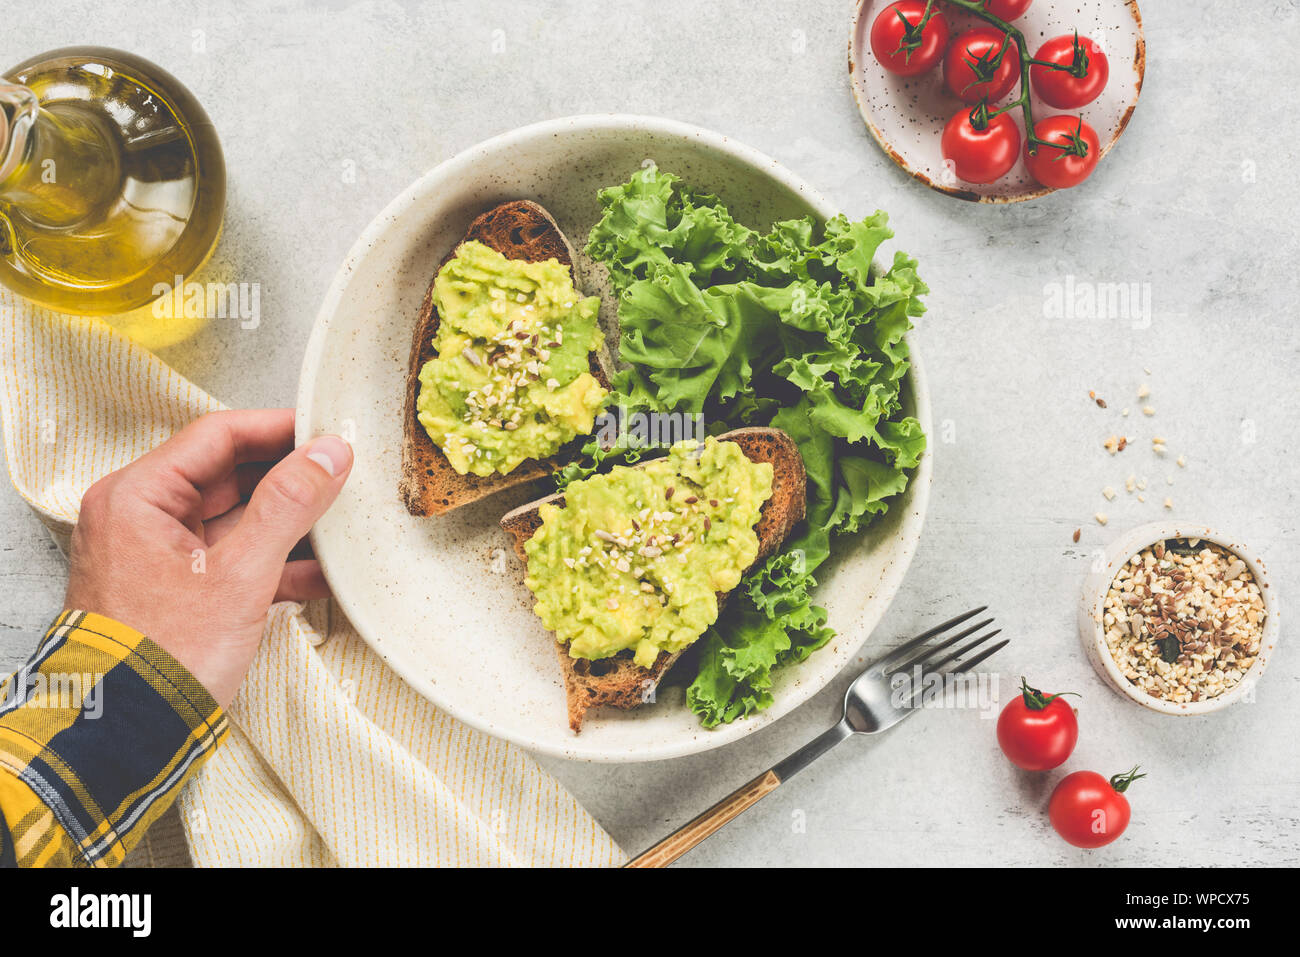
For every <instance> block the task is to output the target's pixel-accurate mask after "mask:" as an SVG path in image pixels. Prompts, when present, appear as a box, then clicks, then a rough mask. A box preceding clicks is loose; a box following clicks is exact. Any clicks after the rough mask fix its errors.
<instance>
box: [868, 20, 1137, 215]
mask: <svg viewBox="0 0 1300 957" xmlns="http://www.w3.org/2000/svg"><path fill="white" fill-rule="evenodd" d="M891 2H893V0H860V2H859V3H858V6H857V10H856V11H855V13H854V17H853V22H852V24H851V25H850V28H849V78H850V85H851V86H852V88H853V98H854V99H855V100H857V103H858V111H859V112H861V113H862V118H863V119H864V120H866V121H867V129H868V130H870V131H871V135H872V136H873V137H874V138H875V140H876V142H877V143H879V144H880V148H881V149H883V150H884V151H885V153H886V155H888V156H889V158H890V159H892V160H893V161H894V162H895V163H897V164H898V165H899V166H901V167H902V168H903V169H905V170H907V172H909V173H911V174H912V175H913V176H914V177H916V178H917V179H919V180H920V181H921V182H922V183H925V185H926V186H929V187H930V188H931V189H935V190H938V191H939V192H941V193H945V194H947V195H949V196H954V197H956V198H957V199H965V200H970V201H972V202H979V203H1017V202H1020V201H1022V200H1026V199H1035V198H1037V197H1039V196H1045V195H1047V194H1048V193H1050V192H1053V190H1051V189H1047V188H1045V187H1043V186H1040V185H1039V184H1038V183H1037V182H1035V181H1034V180H1033V179H1032V178H1031V177H1030V176H1029V173H1028V172H1027V171H1026V170H1025V164H1024V161H1023V160H1017V161H1016V165H1015V166H1013V167H1012V168H1011V172H1009V173H1008V174H1007V175H1006V176H1004V177H1002V178H1001V179H1000V180H998V181H997V182H996V183H990V184H988V185H978V184H975V183H965V182H962V181H961V180H959V179H957V177H956V176H955V175H954V174H953V172H952V169H951V167H950V166H949V165H947V164H946V163H945V161H944V159H943V155H942V154H941V153H940V150H939V139H940V136H941V135H942V133H943V128H944V125H945V124H946V123H947V122H948V120H950V119H952V117H953V115H954V114H955V113H956V112H957V110H959V109H961V108H962V106H963V104H962V102H961V101H960V100H958V99H957V98H956V97H955V96H953V95H952V94H951V93H949V92H948V91H947V90H946V89H944V85H943V69H942V67H936V68H935V69H933V70H931V71H930V72H928V73H925V74H922V75H921V76H915V77H903V76H897V75H895V74H893V73H889V72H887V71H886V70H885V69H884V68H883V67H882V66H881V65H880V64H879V62H877V60H876V58H875V56H874V55H873V54H872V52H871V24H872V23H874V22H875V19H876V16H877V15H878V14H879V13H880V11H881V10H883V9H884V8H885V7H887V6H889V4H890V3H891ZM937 2H939V3H940V4H942V0H937ZM942 5H943V14H944V16H945V17H946V18H947V20H948V26H949V28H950V31H951V35H952V37H953V39H956V37H957V35H958V34H959V33H961V32H962V31H964V30H969V29H970V28H971V27H975V26H987V25H988V24H987V22H986V21H984V20H981V19H980V18H979V17H977V16H975V15H974V14H971V13H968V12H966V11H965V10H962V9H960V8H959V7H954V6H951V5H948V4H942ZM1014 25H1015V26H1016V27H1018V28H1019V29H1020V31H1021V33H1023V34H1024V35H1025V41H1026V44H1027V45H1028V46H1029V48H1030V49H1029V54H1030V55H1031V56H1032V55H1033V54H1035V53H1037V52H1038V48H1039V46H1041V45H1042V44H1043V43H1044V42H1045V41H1047V40H1050V39H1051V38H1052V37H1056V36H1061V35H1062V34H1067V33H1071V32H1073V31H1074V30H1076V29H1077V30H1078V31H1079V35H1080V36H1086V37H1090V38H1091V39H1093V40H1095V41H1096V42H1097V43H1099V44H1101V48H1102V49H1103V50H1104V51H1105V53H1106V59H1107V61H1108V63H1109V65H1110V80H1109V82H1108V83H1107V84H1106V89H1105V90H1103V91H1102V94H1101V96H1099V97H1098V98H1097V99H1096V100H1094V101H1093V102H1091V103H1089V104H1088V105H1087V106H1085V107H1083V109H1082V110H1078V111H1073V113H1074V115H1078V114H1082V116H1083V118H1084V120H1085V121H1086V122H1087V123H1088V124H1089V125H1090V126H1091V127H1092V128H1093V129H1095V130H1096V131H1097V137H1098V139H1100V140H1101V144H1102V148H1101V155H1102V158H1103V161H1104V158H1105V156H1106V154H1107V153H1109V152H1110V150H1111V147H1113V146H1114V145H1115V143H1116V141H1117V140H1118V139H1119V137H1120V134H1121V133H1123V132H1124V127H1126V126H1127V125H1128V121H1129V118H1130V117H1131V116H1132V115H1133V110H1134V109H1135V108H1136V107H1137V101H1138V96H1139V94H1141V92H1142V77H1143V73H1144V72H1145V70H1146V40H1145V38H1144V37H1143V33H1142V14H1141V12H1140V11H1139V10H1138V5H1137V0H1034V3H1033V5H1032V6H1031V7H1030V8H1029V9H1028V10H1027V11H1026V12H1025V15H1024V16H1023V17H1021V18H1020V19H1018V20H1016V21H1015V23H1014ZM950 43H951V41H950ZM1018 89H1019V84H1017V87H1016V89H1014V90H1012V92H1011V93H1009V94H1008V95H1007V99H1011V98H1012V97H1014V96H1016V95H1018V94H1017V91H1018ZM1003 102H1005V101H1003ZM1033 108H1034V119H1035V120H1040V119H1043V118H1044V117H1048V116H1053V115H1055V114H1057V113H1063V112H1071V111H1067V110H1058V109H1055V108H1054V107H1050V106H1048V105H1047V104H1045V103H1041V102H1039V101H1038V99H1037V98H1035V99H1034V100H1033ZM1010 115H1011V116H1012V117H1013V118H1014V119H1015V121H1016V126H1017V128H1018V129H1019V130H1020V137H1021V142H1022V143H1023V142H1024V135H1025V124H1024V119H1023V117H1022V115H1021V112H1020V110H1019V109H1016V110H1013V111H1012V112H1011V114H1010Z"/></svg>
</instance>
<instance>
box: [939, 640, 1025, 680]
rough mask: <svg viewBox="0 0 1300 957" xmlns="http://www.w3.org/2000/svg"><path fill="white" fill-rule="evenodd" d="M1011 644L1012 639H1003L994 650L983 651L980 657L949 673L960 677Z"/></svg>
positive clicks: (962, 664) (960, 665)
mask: <svg viewBox="0 0 1300 957" xmlns="http://www.w3.org/2000/svg"><path fill="white" fill-rule="evenodd" d="M990 637H991V636H990ZM1009 644H1011V639H1010V638H1003V639H1002V640H1001V641H999V642H998V643H997V644H996V645H994V646H993V647H992V648H986V649H985V650H984V651H981V652H980V653H979V654H978V655H976V656H975V657H974V658H972V659H971V660H970V661H963V662H962V663H961V664H959V665H958V666H957V667H956V668H953V669H952V670H951V671H949V672H948V674H950V675H959V674H961V673H962V672H963V671H970V670H971V669H972V668H974V667H975V666H976V665H977V664H979V663H980V662H982V661H984V660H985V659H986V658H990V657H992V656H993V655H995V654H997V653H998V652H999V651H1001V650H1002V649H1003V648H1005V647H1006V646H1007V645H1009Z"/></svg>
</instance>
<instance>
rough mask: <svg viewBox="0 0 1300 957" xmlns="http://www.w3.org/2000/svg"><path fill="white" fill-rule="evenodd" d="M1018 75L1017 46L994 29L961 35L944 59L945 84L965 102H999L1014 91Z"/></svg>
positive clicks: (982, 28) (969, 31) (972, 31)
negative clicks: (1012, 89)
mask: <svg viewBox="0 0 1300 957" xmlns="http://www.w3.org/2000/svg"><path fill="white" fill-rule="evenodd" d="M1019 76H1020V55H1019V54H1018V53H1017V52H1016V45H1015V44H1014V43H1013V42H1011V40H1010V38H1008V37H1007V35H1006V34H1004V33H1003V32H1002V31H1001V30H995V29H994V28H993V27H976V28H975V29H974V30H967V31H966V32H965V33H961V34H958V36H957V39H955V40H953V41H952V46H950V47H949V48H948V53H947V55H946V56H944V58H943V82H944V84H945V85H946V86H947V87H948V92H950V93H952V94H953V96H956V97H958V98H959V99H960V100H961V101H962V102H964V103H978V102H979V101H980V100H985V99H987V100H988V101H989V102H990V103H996V102H997V101H998V100H1000V99H1002V98H1003V97H1004V96H1006V95H1007V94H1008V93H1010V92H1011V88H1012V87H1013V86H1015V85H1016V78H1017V77H1019Z"/></svg>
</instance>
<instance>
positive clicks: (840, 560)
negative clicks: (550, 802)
mask: <svg viewBox="0 0 1300 957" xmlns="http://www.w3.org/2000/svg"><path fill="white" fill-rule="evenodd" d="M646 159H653V160H655V161H656V162H657V163H658V164H659V165H660V168H662V169H664V170H669V171H672V172H675V173H678V174H680V175H681V176H682V177H684V178H685V179H686V180H687V181H688V182H690V183H692V184H694V185H695V186H697V187H700V188H702V189H706V190H708V191H710V192H714V193H717V194H718V195H719V196H721V198H722V199H723V201H724V202H725V203H726V204H727V205H728V206H729V207H730V208H731V211H732V212H733V213H734V214H735V215H736V217H737V218H738V219H739V220H741V221H742V222H744V223H747V224H749V225H751V226H754V227H758V228H766V227H767V226H768V225H769V224H770V223H771V222H772V221H773V220H776V219H783V218H788V217H792V216H803V215H807V214H809V213H812V214H813V215H815V216H817V217H819V218H822V219H825V218H827V217H829V216H830V215H832V214H833V213H834V212H835V210H834V209H832V208H831V206H830V205H829V204H828V203H827V202H826V200H825V199H823V198H822V197H820V196H819V195H818V194H817V193H816V192H814V191H813V190H812V189H811V188H810V187H809V186H807V185H806V184H805V183H803V182H802V181H800V180H799V179H798V178H797V177H795V176H794V175H793V174H791V173H790V172H788V171H786V170H785V169H783V168H782V167H780V166H779V165H778V164H777V163H776V162H774V161H773V160H771V159H769V158H767V157H766V156H763V155H761V154H760V153H757V152H755V151H754V150H751V149H749V148H747V147H745V146H741V145H740V144H738V143H735V142H733V141H731V140H729V139H727V138H726V137H723V136H720V135H718V134H716V133H710V132H708V131H706V130H701V129H697V128H695V127H692V126H687V125H684V124H681V123H674V122H669V121H666V120H659V119H651V118H645V117H635V116H588V117H570V118H567V119H562V120H554V121H550V122H546V123H540V124H537V125H535V126H529V127H525V128H523V129H520V130H516V131H514V132H512V133H507V134H505V135H504V136H499V137H497V138H495V139H492V140H489V141H487V142H486V143H482V144H480V145H478V146H475V147H472V148H470V149H468V150H466V151H465V152H463V153H461V154H460V155H458V156H456V157H455V158H453V159H451V160H448V161H447V162H446V163H443V164H442V165H441V166H439V167H437V168H436V169H434V170H432V171H431V172H429V173H427V174H425V175H424V176H423V177H421V178H420V179H419V180H418V181H416V182H415V183H414V184H413V185H412V186H411V187H410V188H409V189H408V190H406V192H404V193H403V194H402V195H401V196H399V197H398V198H397V199H395V200H394V201H393V202H392V203H391V204H390V205H389V206H388V208H387V209H385V210H384V211H383V212H382V213H381V214H380V215H379V216H378V218H377V219H375V221H374V222H373V223H371V224H370V226H369V227H368V228H367V229H366V231H365V233H364V234H363V235H362V236H361V238H360V239H359V240H358V241H357V243H356V245H355V246H354V247H353V249H352V251H351V253H349V255H348V257H347V260H346V261H345V262H344V263H343V265H342V267H341V268H340V269H339V272H338V275H337V276H336V277H335V279H334V282H333V285H332V286H331V287H330V290H329V292H328V294H327V295H326V297H325V302H324V305H323V306H322V307H321V311H320V315H319V317H318V318H317V320H316V325H315V328H314V329H313V331H312V335H311V340H310V342H309V343H308V346H307V354H306V357H305V358H304V360H303V369H302V379H301V383H300V386H299V392H298V420H297V438H298V441H299V442H300V443H301V442H305V441H306V440H308V439H309V438H311V437H312V436H315V435H319V434H321V433H325V432H336V433H340V434H343V435H345V436H347V437H349V438H350V439H351V440H352V442H353V445H354V446H355V449H356V465H355V467H354V469H353V472H352V477H351V479H350V480H349V481H348V484H347V487H346V488H345V489H344V490H343V494H342V495H341V496H340V498H339V500H338V502H337V503H336V504H335V505H334V507H333V508H331V509H330V511H329V513H328V514H327V515H326V516H325V517H324V518H323V519H322V520H321V521H320V522H319V523H318V524H317V525H316V528H315V531H314V532H313V534H312V542H313V544H314V546H315V549H316V554H317V555H318V556H319V557H320V560H321V563H322V565H323V566H324V569H325V575H326V577H327V578H328V579H329V582H330V585H331V586H332V588H333V590H334V594H335V595H336V596H337V598H338V602H339V604H340V605H341V606H342V608H343V611H344V612H345V613H346V614H347V616H348V617H349V618H350V619H351V621H352V623H353V624H354V625H355V626H356V628H357V630H358V631H359V632H360V633H361V635H362V636H363V637H364V638H365V639H366V641H367V642H369V643H370V644H371V646H372V647H374V648H375V650H376V651H378V652H379V654H380V655H381V656H382V657H383V658H384V659H385V660H386V661H387V662H388V663H389V665H391V666H392V668H393V669H394V670H395V671H397V673H398V674H400V675H401V676H402V677H403V678H404V679H405V680H406V681H407V682H409V683H410V684H411V685H412V686H413V687H415V688H416V689H417V690H418V691H420V692H421V693H422V694H424V695H425V696H426V697H428V698H429V700H431V701H432V702H433V703H434V704H436V705H438V706H439V707H441V708H442V709H444V710H445V711H447V712H448V713H450V714H452V715H455V716H456V717H457V718H459V719H460V720H462V721H464V722H466V723H467V724H470V725H473V726H474V727H476V728H479V729H481V730H483V731H486V732H488V733H489V734H493V735H497V736H499V737H503V738H507V739H509V740H511V741H514V742H516V743H518V744H520V745H523V746H524V747H527V748H531V749H534V750H536V751H540V752H543V753H546V754H551V755H559V756H563V757H573V758H582V759H588V760H596V761H648V760H655V759H660V758H670V757H676V756H679V755H684V754H690V753H693V752H697V751H705V750H708V749H710V748H715V747H718V746H720V745H723V744H727V743H728V742H731V741H735V740H737V739H739V738H742V737H744V736H745V735H748V734H752V733H753V732H754V731H757V730H758V729H759V728H761V727H763V726H764V725H766V724H769V723H771V722H772V721H775V720H776V719H777V718H780V717H781V716H782V715H783V714H786V713H787V712H789V711H790V710H791V709H793V708H795V707H797V706H798V705H799V704H800V703H802V702H804V701H806V700H807V699H808V698H809V697H811V696H812V695H813V694H814V693H816V692H817V691H818V690H819V689H820V688H822V687H823V686H825V685H826V684H827V682H829V681H830V680H831V679H832V678H833V677H834V676H835V675H836V673H837V672H839V670H840V669H841V668H842V667H843V666H844V665H845V663H846V662H848V661H849V660H850V658H851V657H852V656H853V654H854V652H856V651H857V649H858V647H859V646H860V645H861V644H862V642H863V641H864V640H865V639H866V638H867V636H868V635H869V634H870V633H871V630H872V629H873V628H874V627H875V626H876V623H877V622H878V621H879V620H880V618H881V616H882V615H883V614H884V613H885V609H886V608H887V607H888V605H889V602H890V600H891V599H892V598H893V596H894V593H895V592H896V591H897V590H898V586H899V584H900V583H901V582H902V580H903V574H904V572H905V571H906V569H907V566H908V563H909V562H910V561H911V559H912V554H913V552H914V550H915V548H916V543H917V540H918V538H919V536H920V532H921V524H922V520H923V516H924V514H925V506H926V500H927V497H928V491H929V484H930V458H929V456H927V457H925V458H924V459H923V460H922V463H921V466H920V468H919V469H918V471H917V474H916V476H915V477H914V478H913V480H912V483H911V487H910V489H909V491H908V492H907V494H906V495H905V496H904V497H903V498H902V500H901V501H900V502H898V503H896V504H895V505H894V507H893V508H892V509H891V510H890V512H889V515H888V516H887V519H886V520H885V521H883V522H882V523H880V524H879V525H877V526H876V527H875V528H873V529H872V530H871V531H870V533H869V534H867V535H865V536H862V537H861V538H860V539H859V540H857V541H845V542H842V543H841V547H840V549H839V550H838V554H837V556H836V557H835V558H834V559H833V561H832V566H831V568H829V569H828V570H827V573H826V574H822V575H818V578H819V579H822V584H821V586H820V588H819V593H818V598H819V600H820V601H821V602H823V603H824V604H825V605H826V606H827V608H828V609H829V611H830V620H831V622H832V623H833V624H834V625H835V626H836V627H837V628H838V629H839V630H840V635H839V637H837V638H836V639H835V640H834V641H833V642H832V643H831V644H830V645H828V646H827V647H826V648H823V649H822V650H820V651H818V652H817V653H816V654H814V655H813V656H812V657H811V658H810V659H809V660H808V661H807V662H804V663H803V664H800V665H797V666H794V667H791V668H788V669H785V670H783V671H782V672H781V673H780V674H779V676H778V678H777V681H776V689H775V696H776V703H775V704H774V705H773V706H772V707H771V708H769V709H768V710H767V711H765V712H763V713H761V714H760V715H757V716H755V717H753V718H751V719H749V720H746V721H737V722H735V723H733V724H731V725H727V726H725V727H722V728H719V729H717V730H714V731H707V730H705V729H703V728H701V727H700V725H699V722H698V721H697V719H696V717H695V716H694V715H693V714H691V712H690V711H689V709H687V707H686V706H685V695H684V689H683V688H682V687H680V686H677V687H665V688H662V689H661V693H660V694H659V700H658V701H657V703H655V704H653V705H651V706H646V707H642V708H640V709H638V710H635V711H631V712H620V711H613V710H610V709H604V710H601V711H596V712H592V713H591V715H590V716H589V717H588V718H587V721H586V724H585V726H584V728H583V731H582V733H581V734H580V735H574V734H573V733H572V732H570V731H569V728H568V724H567V722H566V718H565V705H564V691H563V687H562V685H561V681H560V673H559V668H558V667H557V664H556V661H555V654H554V651H553V650H552V642H553V640H554V639H553V638H552V637H551V636H550V635H549V633H547V632H546V631H545V630H544V629H543V628H542V625H541V623H540V622H539V621H538V619H537V618H536V616H535V615H534V614H533V612H532V602H531V597H532V596H531V595H530V594H529V592H528V590H527V589H526V588H525V587H524V584H523V574H522V572H523V569H522V566H521V565H520V563H519V562H518V561H517V560H516V558H515V556H514V554H513V552H511V550H510V548H509V544H508V541H507V539H506V536H505V533H504V532H502V531H501V530H500V528H499V527H498V525H497V520H498V519H499V518H500V517H501V515H503V514H504V513H505V512H506V511H508V510H509V509H510V508H512V507H513V506H515V505H518V504H519V503H521V502H523V501H526V500H528V499H529V498H531V497H533V495H534V494H535V493H534V492H531V491H529V490H528V489H518V490H515V491H514V492H507V493H503V494H501V495H498V496H496V497H495V498H492V499H490V500H488V501H486V502H481V503H478V504H476V505H473V506H469V507H466V508H463V509H460V510H458V511H456V512H453V513H452V514H451V515H448V516H443V517H440V518H438V517H435V518H413V517H411V516H410V515H408V514H407V512H406V509H405V508H404V507H403V506H402V503H401V502H400V500H399V499H398V494H397V481H398V474H399V460H400V450H401V438H402V399H403V389H404V383H405V378H406V371H407V360H408V356H407V352H408V349H409V347H410V339H411V331H412V324H413V323H414V321H415V317H416V314H417V312H418V310H419V306H420V301H421V298H422V297H423V295H424V292H425V288H426V286H427V285H428V283H429V279H430V277H431V276H432V274H433V271H434V270H435V269H436V268H437V264H438V263H439V262H440V261H441V259H442V257H443V256H444V255H445V254H446V253H447V252H448V251H449V250H450V249H451V248H452V247H453V246H454V245H455V243H456V242H457V241H458V240H459V239H460V238H461V237H462V235H463V234H464V232H465V229H466V228H467V227H468V225H469V222H470V220H471V219H472V218H473V217H474V216H475V215H477V214H478V213H479V212H481V211H483V210H485V209H487V208H490V207H491V206H493V205H495V204H497V203H499V202H502V201H504V200H508V199H515V198H521V197H524V198H529V199H535V200H537V201H538V202H540V203H541V204H542V205H543V206H545V207H546V208H547V209H548V210H549V211H550V212H551V213H552V214H553V215H554V216H555V218H556V219H557V220H558V221H559V223H560V226H561V228H562V229H563V230H564V231H565V232H566V233H567V234H568V236H569V237H570V238H571V239H572V240H573V241H574V245H576V246H578V247H579V248H581V246H582V245H583V244H584V242H585V240H586V236H587V232H588V230H589V229H590V227H591V226H592V225H593V224H594V223H595V222H596V220H597V219H598V218H599V214H600V205H599V201H598V199H597V196H596V192H597V190H599V189H601V188H602V187H605V186H612V185H615V184H618V183H622V182H624V181H625V180H626V179H627V178H628V176H629V175H630V174H631V173H632V172H633V171H634V170H636V169H637V167H639V166H640V165H641V163H642V162H643V161H644V160H646ZM905 240H906V237H904V241H905ZM578 269H579V282H580V285H583V286H585V287H587V288H588V289H591V288H593V287H594V286H595V285H596V283H597V281H598V276H596V275H594V274H593V270H594V269H595V267H593V265H592V263H591V262H590V261H588V260H586V259H585V258H584V257H582V256H581V255H580V257H579V262H578ZM904 397H905V401H906V403H907V405H908V406H909V409H910V411H911V412H912V414H914V415H916V416H917V417H918V418H919V419H920V421H921V423H922V425H923V426H924V428H925V430H926V432H927V433H929V432H930V409H929V402H928V399H927V397H926V391H925V387H924V379H923V377H922V372H921V369H920V367H919V365H918V364H917V363H916V359H915V352H913V366H912V371H911V373H910V375H909V376H908V378H907V380H906V383H905V388H904Z"/></svg>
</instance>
